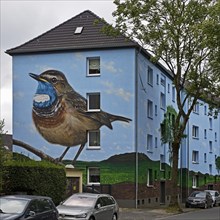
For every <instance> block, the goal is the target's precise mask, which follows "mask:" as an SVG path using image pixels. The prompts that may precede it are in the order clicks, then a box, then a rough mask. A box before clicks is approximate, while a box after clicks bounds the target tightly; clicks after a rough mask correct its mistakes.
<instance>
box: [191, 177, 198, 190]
mask: <svg viewBox="0 0 220 220" xmlns="http://www.w3.org/2000/svg"><path fill="white" fill-rule="evenodd" d="M198 182H199V176H197V175H195V176H193V177H192V188H197V187H198Z"/></svg>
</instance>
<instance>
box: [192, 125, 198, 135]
mask: <svg viewBox="0 0 220 220" xmlns="http://www.w3.org/2000/svg"><path fill="white" fill-rule="evenodd" d="M192 137H193V138H199V127H198V126H195V125H193V126H192Z"/></svg>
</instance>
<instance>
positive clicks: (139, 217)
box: [119, 207, 220, 220]
mask: <svg viewBox="0 0 220 220" xmlns="http://www.w3.org/2000/svg"><path fill="white" fill-rule="evenodd" d="M119 220H220V207H214V208H210V209H184V212H183V213H181V214H170V213H167V212H166V211H165V209H158V208H156V209H150V208H148V209H121V210H120V216H119Z"/></svg>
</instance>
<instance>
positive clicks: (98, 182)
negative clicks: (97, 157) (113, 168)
mask: <svg viewBox="0 0 220 220" xmlns="http://www.w3.org/2000/svg"><path fill="white" fill-rule="evenodd" d="M95 169H96V170H97V171H99V181H90V173H91V171H92V170H95ZM87 184H88V185H100V168H99V167H88V168H87Z"/></svg>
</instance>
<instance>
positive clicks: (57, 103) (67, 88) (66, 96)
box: [29, 70, 131, 163]
mask: <svg viewBox="0 0 220 220" xmlns="http://www.w3.org/2000/svg"><path fill="white" fill-rule="evenodd" d="M29 75H30V76H31V77H32V78H34V79H35V80H37V81H38V87H37V91H36V94H35V95H34V99H33V109H32V117H33V121H34V124H35V126H36V128H37V130H38V132H39V133H40V134H41V135H42V136H43V138H44V139H46V140H47V141H48V142H50V143H52V144H59V145H63V146H66V149H65V151H64V152H63V154H62V155H61V156H60V158H59V161H61V160H62V159H63V157H64V156H65V154H66V153H67V151H68V150H69V148H70V147H74V146H78V145H80V148H79V150H78V152H77V154H76V155H75V157H74V159H73V163H74V162H75V161H76V159H77V158H78V156H79V155H80V153H81V151H82V150H83V148H84V146H85V144H86V142H87V132H88V131H94V130H98V129H100V127H101V126H103V125H105V126H107V127H108V128H109V129H113V127H112V122H113V121H123V122H130V121H131V119H129V118H126V117H123V116H118V115H113V114H110V113H107V112H104V111H102V110H101V109H100V111H96V112H92V111H88V108H87V100H86V98H84V97H83V96H81V95H80V94H79V93H77V92H76V91H75V90H74V89H73V88H72V87H71V85H70V84H69V83H68V81H67V79H66V77H65V75H64V74H63V73H62V72H60V71H58V70H47V71H45V72H43V73H41V74H40V75H36V74H33V73H30V74H29Z"/></svg>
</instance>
